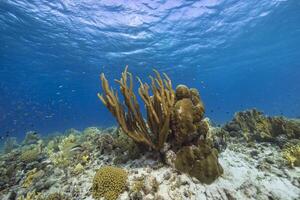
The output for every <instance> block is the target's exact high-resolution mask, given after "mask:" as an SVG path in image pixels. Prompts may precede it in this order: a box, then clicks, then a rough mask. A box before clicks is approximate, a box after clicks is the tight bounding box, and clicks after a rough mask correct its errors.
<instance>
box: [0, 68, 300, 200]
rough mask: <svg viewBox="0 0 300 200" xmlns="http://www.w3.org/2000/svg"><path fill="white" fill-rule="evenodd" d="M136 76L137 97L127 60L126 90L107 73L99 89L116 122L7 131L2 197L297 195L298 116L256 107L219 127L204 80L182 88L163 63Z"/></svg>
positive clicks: (0, 162)
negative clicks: (21, 133)
mask: <svg viewBox="0 0 300 200" xmlns="http://www.w3.org/2000/svg"><path fill="white" fill-rule="evenodd" d="M137 79H138V81H139V84H140V85H139V88H138V94H139V97H138V96H137V95H136V94H135V92H134V86H133V75H132V74H131V73H130V72H128V68H127V67H126V68H125V71H124V72H123V73H122V76H121V79H120V80H116V82H117V83H118V84H119V87H120V92H121V94H122V97H120V96H119V93H118V91H116V90H114V89H113V88H111V87H110V85H109V82H108V80H107V79H106V77H105V76H104V74H101V82H102V93H101V94H98V97H99V98H100V100H101V101H102V102H103V104H104V105H105V106H106V107H107V109H108V110H109V111H110V112H111V114H112V115H113V116H114V117H115V119H116V121H117V123H118V127H111V128H106V129H101V128H97V127H88V128H86V129H84V130H83V131H82V132H81V131H78V130H75V129H69V130H67V131H66V132H65V134H58V135H49V136H48V137H46V136H44V137H41V136H40V135H39V134H38V133H36V132H33V131H30V132H27V134H26V137H25V139H24V141H23V142H22V143H17V141H16V139H14V138H8V139H7V140H6V142H5V145H4V149H3V152H2V154H1V157H0V177H1V179H0V199H3V200H72V199H76V200H77V199H78V200H80V199H83V200H84V199H86V200H92V199H106V200H116V199H123V200H169V199H170V200H183V199H194V200H202V199H208V200H210V199H223V200H234V199H236V200H240V199H262V200H264V199H282V200H293V199H294V200H296V199H299V197H300V168H299V166H300V121H299V119H286V118H284V117H276V116H275V117H268V116H265V115H264V114H263V113H262V112H260V111H258V110H256V109H252V110H247V111H243V112H237V113H236V114H235V116H234V118H233V119H232V121H230V122H228V123H226V124H225V125H224V126H222V127H215V126H214V125H213V124H212V123H211V122H210V120H209V119H208V118H205V115H204V113H205V106H204V103H203V102H202V100H201V97H200V93H199V91H198V90H197V89H195V88H189V87H188V86H185V85H178V86H177V87H176V88H175V90H174V89H173V86H172V83H171V80H170V78H169V77H168V76H167V75H166V74H163V75H161V74H160V73H159V72H158V71H156V70H154V76H150V83H145V82H142V80H140V79H139V78H137ZM138 98H141V99H142V101H143V103H144V105H143V106H144V107H145V115H143V113H144V110H143V106H141V105H140V104H139V103H138Z"/></svg>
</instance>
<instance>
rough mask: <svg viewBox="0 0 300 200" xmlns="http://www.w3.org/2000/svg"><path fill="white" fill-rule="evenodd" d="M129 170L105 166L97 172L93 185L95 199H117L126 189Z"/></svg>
mask: <svg viewBox="0 0 300 200" xmlns="http://www.w3.org/2000/svg"><path fill="white" fill-rule="evenodd" d="M126 182H127V172H126V171H125V170H123V169H121V168H118V167H112V166H103V167H101V168H100V169H98V171H97V172H96V174H95V176H94V180H93V185H92V195H93V198H94V199H100V198H102V197H104V199H105V200H116V199H117V198H118V196H119V195H120V194H121V193H122V192H123V191H124V190H125V187H126Z"/></svg>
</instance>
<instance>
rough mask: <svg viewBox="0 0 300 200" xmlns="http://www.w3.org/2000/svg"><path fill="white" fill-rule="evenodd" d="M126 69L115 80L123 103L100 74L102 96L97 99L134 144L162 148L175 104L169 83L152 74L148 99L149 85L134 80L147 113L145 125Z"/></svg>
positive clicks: (165, 78) (167, 79) (165, 77)
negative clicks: (150, 91) (150, 92)
mask: <svg viewBox="0 0 300 200" xmlns="http://www.w3.org/2000/svg"><path fill="white" fill-rule="evenodd" d="M127 69H128V67H126V68H125V71H124V72H123V73H122V77H121V79H120V80H116V82H117V83H119V85H120V91H121V94H122V95H123V97H124V103H121V102H120V100H119V98H118V93H117V92H116V91H113V89H112V88H109V83H108V81H107V79H106V78H105V76H104V74H101V76H100V79H101V82H102V88H103V91H104V94H102V95H101V94H98V97H99V98H100V100H101V101H102V102H103V103H104V105H105V106H106V107H107V108H108V110H109V111H110V112H111V113H112V114H113V116H114V117H115V118H116V119H117V121H118V123H119V125H120V127H121V128H122V130H123V131H124V133H126V134H127V135H128V136H129V137H130V138H132V139H133V140H134V141H135V142H137V143H143V144H146V145H147V146H148V147H150V148H152V149H155V150H157V151H158V150H160V149H161V148H162V147H163V144H164V143H165V141H166V139H167V136H168V133H169V132H170V118H171V114H172V109H173V105H174V101H175V92H174V90H173V89H172V84H171V80H170V79H169V78H168V76H167V75H165V74H164V79H162V78H161V76H160V74H159V73H158V72H157V71H154V72H155V75H156V76H155V77H151V76H150V79H151V90H152V93H153V95H152V96H150V94H149V88H150V87H149V85H148V84H147V83H143V82H142V81H141V80H140V79H139V78H138V81H139V82H140V87H139V89H138V91H139V95H140V96H141V98H142V100H143V102H144V103H145V106H146V111H147V123H146V121H145V120H144V118H143V115H142V114H141V111H140V106H139V104H138V101H137V97H136V95H135V94H134V92H133V80H132V74H131V73H129V72H128V71H127ZM125 108H126V109H125Z"/></svg>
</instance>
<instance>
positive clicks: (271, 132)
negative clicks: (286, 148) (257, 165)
mask: <svg viewBox="0 0 300 200" xmlns="http://www.w3.org/2000/svg"><path fill="white" fill-rule="evenodd" d="M224 130H226V131H228V132H229V133H230V135H231V136H238V135H243V136H244V138H245V139H246V140H249V141H276V138H277V139H280V137H282V139H284V138H286V139H299V138H300V121H299V120H293V119H286V118H284V117H281V116H275V117H268V116H265V115H264V114H263V113H262V112H260V111H258V110H256V109H252V110H246V111H243V112H237V113H235V115H234V118H233V119H232V121H230V122H228V123H227V124H226V125H225V126H224Z"/></svg>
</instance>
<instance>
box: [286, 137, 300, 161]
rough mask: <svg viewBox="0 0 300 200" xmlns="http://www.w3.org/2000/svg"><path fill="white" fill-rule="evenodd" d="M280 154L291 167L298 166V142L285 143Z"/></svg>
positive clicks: (299, 157)
mask: <svg viewBox="0 0 300 200" xmlns="http://www.w3.org/2000/svg"><path fill="white" fill-rule="evenodd" d="M282 155H283V158H285V159H286V161H287V162H288V164H289V165H290V166H291V167H300V142H298V143H297V144H289V145H286V147H285V148H284V149H283V151H282Z"/></svg>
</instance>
